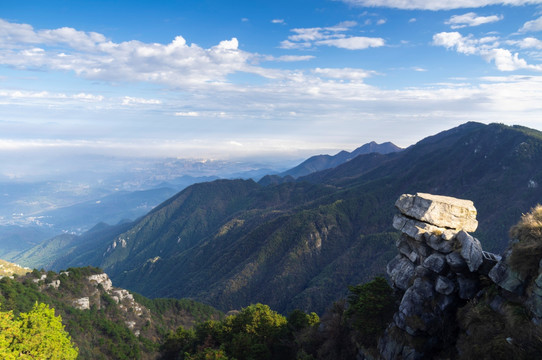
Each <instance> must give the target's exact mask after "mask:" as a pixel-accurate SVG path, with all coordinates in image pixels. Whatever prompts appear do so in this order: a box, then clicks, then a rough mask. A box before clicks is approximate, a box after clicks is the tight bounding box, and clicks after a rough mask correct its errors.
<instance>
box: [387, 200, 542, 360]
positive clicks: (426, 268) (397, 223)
mask: <svg viewBox="0 0 542 360" xmlns="http://www.w3.org/2000/svg"><path fill="white" fill-rule="evenodd" d="M395 206H396V207H397V208H398V209H399V211H400V212H401V214H398V215H396V216H395V218H394V219H393V226H394V228H396V229H397V230H399V231H401V232H402V234H401V237H400V238H399V240H398V241H397V242H396V246H397V249H398V251H399V255H397V256H396V257H395V258H394V259H393V260H392V261H391V262H390V263H389V264H388V266H387V273H388V276H389V277H390V279H391V281H392V284H393V287H394V288H395V289H396V290H397V291H399V292H400V293H401V295H402V298H401V302H400V305H399V309H398V311H397V312H396V313H395V314H394V317H393V323H392V324H391V325H390V327H389V328H388V330H387V332H386V334H385V335H384V336H383V337H382V338H381V340H380V343H379V350H380V353H381V356H382V358H384V359H390V360H391V359H398V358H403V359H418V358H427V357H428V356H430V355H429V354H431V353H432V352H434V351H435V349H439V348H441V347H442V346H443V342H444V341H445V339H447V338H449V336H450V334H451V333H452V332H453V331H454V326H453V324H454V323H455V316H456V311H457V308H458V307H459V306H460V305H462V304H464V303H465V301H466V300H469V299H472V298H473V297H474V296H475V295H476V294H477V293H478V291H479V290H480V275H481V274H485V275H487V274H488V272H489V271H490V270H491V269H492V268H493V267H494V265H495V264H496V263H497V261H498V260H499V259H500V257H499V256H496V255H493V254H488V253H485V252H484V251H483V250H482V246H481V244H480V242H479V241H478V240H477V239H476V238H474V237H473V236H471V235H470V234H469V233H468V231H475V230H476V227H477V226H478V222H477V221H476V208H475V207H474V204H473V203H472V201H469V200H460V199H455V198H452V197H446V196H438V195H431V194H423V193H418V194H416V195H409V194H405V195H402V196H401V197H400V198H399V199H398V200H397V202H396V204H395ZM541 279H542V278H541ZM541 284H542V281H541ZM450 324H452V325H450ZM409 338H410V339H413V338H416V341H415V343H416V344H417V346H416V348H414V347H413V346H412V343H414V341H407V340H408V339H409Z"/></svg>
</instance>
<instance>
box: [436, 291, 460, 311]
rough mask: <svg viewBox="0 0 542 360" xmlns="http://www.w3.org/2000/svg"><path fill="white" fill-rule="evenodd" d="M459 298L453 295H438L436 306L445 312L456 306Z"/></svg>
mask: <svg viewBox="0 0 542 360" xmlns="http://www.w3.org/2000/svg"><path fill="white" fill-rule="evenodd" d="M456 299H457V298H456V297H455V296H453V295H437V297H436V306H437V308H438V309H439V310H440V312H442V313H444V312H447V311H448V310H451V309H453V308H455V306H456V304H457V300H456Z"/></svg>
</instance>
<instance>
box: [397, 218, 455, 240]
mask: <svg viewBox="0 0 542 360" xmlns="http://www.w3.org/2000/svg"><path fill="white" fill-rule="evenodd" d="M393 227H394V228H395V229H397V230H399V231H401V232H402V233H403V234H406V235H408V236H410V237H411V238H413V239H415V240H416V241H422V240H423V236H424V234H425V233H439V234H440V233H442V232H443V231H445V230H446V229H444V228H440V227H438V226H434V225H431V224H428V223H425V222H422V221H417V220H414V219H409V218H407V217H405V216H403V215H400V214H399V215H395V216H394V218H393Z"/></svg>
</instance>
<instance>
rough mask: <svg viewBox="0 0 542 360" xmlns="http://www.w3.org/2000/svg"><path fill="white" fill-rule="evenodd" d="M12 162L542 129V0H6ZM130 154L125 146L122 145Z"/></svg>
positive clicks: (66, 162)
mask: <svg viewBox="0 0 542 360" xmlns="http://www.w3.org/2000/svg"><path fill="white" fill-rule="evenodd" d="M1 9H2V13H1V15H0V49H1V51H0V109H1V111H2V116H1V117H0V160H2V161H3V165H4V166H3V170H2V171H1V172H0V175H2V176H4V177H8V178H9V177H17V176H22V175H23V174H28V173H32V172H35V173H36V174H38V173H46V172H49V173H51V172H53V173H54V172H55V171H56V170H55V168H60V167H62V168H66V167H67V168H69V167H71V166H73V167H74V171H76V169H81V170H84V169H85V166H84V165H85V161H86V160H85V159H89V158H93V159H97V158H99V157H103V158H104V159H106V158H114V159H121V158H141V159H143V160H144V159H148V158H187V159H220V160H238V159H241V160H242V159H250V161H253V160H254V159H267V160H265V161H275V160H276V161H295V160H301V159H303V158H306V157H308V156H311V155H315V154H322V153H324V154H331V155H332V154H334V153H336V152H338V151H340V150H348V151H351V150H353V149H355V148H356V147H358V146H361V145H362V144H365V143H367V142H370V141H376V142H379V143H382V142H386V141H391V142H393V143H394V144H396V145H398V146H401V147H407V146H409V145H412V144H414V143H416V142H417V141H419V140H421V139H423V138H425V137H427V136H430V135H433V134H436V133H438V132H440V131H443V130H447V129H450V128H453V127H455V126H458V125H460V124H462V123H465V122H467V121H478V122H482V123H491V122H499V123H504V124H509V125H512V124H519V125H524V126H528V127H531V128H534V129H538V130H542V102H540V99H541V98H542V75H541V72H542V40H541V32H542V0H506V1H505V0H465V1H456V2H449V1H419V0H406V1H403V0H401V1H399V0H311V1H308V0H296V1H293V2H292V1H284V0H279V1H274V2H253V1H246V0H244V1H242V0H235V1H230V2H224V1H217V0H211V1H206V2H201V1H196V0H188V1H182V2H179V1H160V2H150V1H138V2H136V3H134V2H129V1H115V2H111V1H105V0H98V1H92V2H84V1H72V2H66V1H62V0H52V1H48V2H43V1H39V0H16V1H15V0H6V1H3V2H2V5H1ZM113 162H114V161H113Z"/></svg>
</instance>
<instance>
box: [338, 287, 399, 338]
mask: <svg viewBox="0 0 542 360" xmlns="http://www.w3.org/2000/svg"><path fill="white" fill-rule="evenodd" d="M348 289H349V290H350V295H348V304H349V308H348V310H347V312H346V315H347V316H348V317H349V318H350V320H351V322H352V325H353V327H354V328H355V329H356V330H357V331H359V333H360V335H361V339H360V340H361V342H362V343H363V344H364V345H367V346H374V345H376V342H377V340H378V337H379V336H380V334H381V333H382V332H383V331H384V330H385V329H386V326H387V325H388V323H389V322H390V321H391V319H392V317H393V314H394V312H395V307H396V301H395V297H394V294H393V289H392V288H391V287H390V286H389V285H388V283H387V281H386V279H384V278H383V277H375V278H374V279H373V280H372V281H370V282H368V283H366V284H361V285H356V286H349V287H348Z"/></svg>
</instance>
